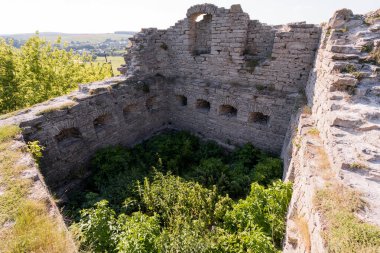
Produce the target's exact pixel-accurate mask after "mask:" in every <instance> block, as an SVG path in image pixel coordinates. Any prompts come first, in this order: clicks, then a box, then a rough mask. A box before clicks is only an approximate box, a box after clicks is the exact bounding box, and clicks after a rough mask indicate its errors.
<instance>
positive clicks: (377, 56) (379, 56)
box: [370, 47, 380, 65]
mask: <svg viewBox="0 0 380 253" xmlns="http://www.w3.org/2000/svg"><path fill="white" fill-rule="evenodd" d="M370 59H371V60H373V61H374V62H375V63H376V64H377V65H380V47H378V48H376V49H375V50H372V52H371V53H370Z"/></svg>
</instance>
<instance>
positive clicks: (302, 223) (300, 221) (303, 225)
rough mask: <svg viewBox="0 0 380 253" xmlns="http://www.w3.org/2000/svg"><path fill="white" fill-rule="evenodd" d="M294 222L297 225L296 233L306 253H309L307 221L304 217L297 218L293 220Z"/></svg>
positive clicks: (309, 241)
mask: <svg viewBox="0 0 380 253" xmlns="http://www.w3.org/2000/svg"><path fill="white" fill-rule="evenodd" d="M294 222H295V223H296V224H297V227H298V231H299V233H300V235H301V237H302V241H303V242H304V244H305V247H306V252H310V251H311V240H310V233H309V226H308V225H307V221H306V220H305V218H304V217H300V216H297V217H295V218H294Z"/></svg>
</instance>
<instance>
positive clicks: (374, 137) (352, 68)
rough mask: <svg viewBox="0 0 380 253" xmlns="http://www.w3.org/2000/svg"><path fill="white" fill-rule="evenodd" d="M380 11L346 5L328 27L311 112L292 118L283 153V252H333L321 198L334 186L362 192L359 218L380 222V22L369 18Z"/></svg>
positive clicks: (310, 95) (311, 85) (311, 84)
mask: <svg viewBox="0 0 380 253" xmlns="http://www.w3.org/2000/svg"><path fill="white" fill-rule="evenodd" d="M376 13H377V14H376ZM379 14H380V10H378V11H377V12H374V13H370V14H367V15H354V14H353V13H352V11H350V10H347V9H343V10H340V11H337V12H336V13H335V14H334V16H333V18H331V19H330V22H329V23H328V24H326V25H325V27H324V31H323V34H322V38H321V43H320V46H319V49H318V53H317V57H316V61H315V64H314V68H313V70H312V71H311V73H310V77H309V80H308V84H307V87H306V95H307V100H308V104H309V106H310V108H311V115H310V116H305V115H303V116H302V117H293V120H292V123H291V127H290V128H289V130H288V134H287V137H286V141H285V145H284V147H283V150H282V157H283V159H284V165H285V171H284V178H285V179H286V180H291V181H293V182H294V187H293V196H292V201H291V204H290V207H289V213H288V223H287V233H286V238H285V245H284V252H327V247H326V242H324V241H323V239H322V237H321V233H322V231H323V230H324V229H325V227H324V226H325V225H324V222H323V218H321V214H319V213H318V210H317V208H316V207H315V206H314V198H315V193H316V192H317V191H318V190H320V189H323V188H324V187H326V185H328V184H334V185H337V184H339V185H344V186H345V187H349V188H351V189H353V190H355V191H357V192H359V193H361V194H362V198H363V200H364V201H365V203H367V208H366V209H365V210H362V211H361V212H360V213H357V216H358V217H359V218H360V219H361V220H362V221H364V222H369V223H373V224H376V225H380V223H379V221H380V177H379V175H380V155H379V154H380V153H379V152H380V132H379V130H380V121H379V119H380V107H379V104H380V97H379V95H378V94H379V93H378V90H379V87H380V75H379V73H380V68H379V66H378V65H376V64H375V62H374V61H373V60H370V53H371V52H373V51H374V50H376V49H377V48H378V47H380V43H379V42H380V29H379V27H380V20H379V19H377V21H376V20H375V21H374V22H372V23H367V21H366V20H368V17H370V16H375V17H379ZM311 133H314V134H311ZM299 217H301V218H303V219H304V220H305V221H306V222H307V225H306V227H307V231H308V232H306V233H305V227H304V229H302V227H301V225H300V224H297V222H296V221H297V219H299ZM304 226H305V225H304Z"/></svg>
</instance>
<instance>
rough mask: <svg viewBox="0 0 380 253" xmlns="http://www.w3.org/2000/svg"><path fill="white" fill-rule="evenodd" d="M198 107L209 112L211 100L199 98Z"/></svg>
mask: <svg viewBox="0 0 380 253" xmlns="http://www.w3.org/2000/svg"><path fill="white" fill-rule="evenodd" d="M196 108H197V109H198V110H201V111H205V112H208V111H210V102H208V101H206V100H203V99H197V103H196Z"/></svg>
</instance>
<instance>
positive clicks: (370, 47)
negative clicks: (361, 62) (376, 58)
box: [361, 44, 373, 53]
mask: <svg viewBox="0 0 380 253" xmlns="http://www.w3.org/2000/svg"><path fill="white" fill-rule="evenodd" d="M372 50H373V44H370V45H364V46H362V49H361V52H362V53H370V52H372Z"/></svg>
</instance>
